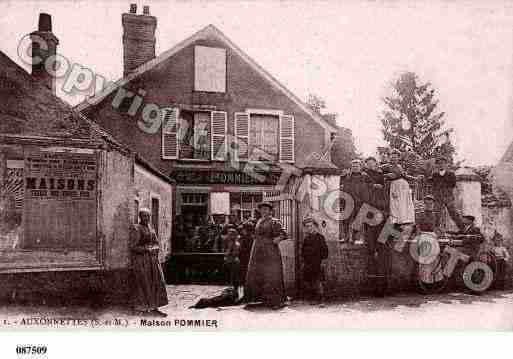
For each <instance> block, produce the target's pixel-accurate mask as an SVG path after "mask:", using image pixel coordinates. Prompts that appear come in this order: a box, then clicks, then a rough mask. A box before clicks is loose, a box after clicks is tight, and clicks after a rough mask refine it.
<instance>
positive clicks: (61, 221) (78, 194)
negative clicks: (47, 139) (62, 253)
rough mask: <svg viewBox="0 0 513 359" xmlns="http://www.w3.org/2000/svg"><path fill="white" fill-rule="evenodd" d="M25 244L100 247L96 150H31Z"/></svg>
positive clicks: (84, 248) (27, 163)
mask: <svg viewBox="0 0 513 359" xmlns="http://www.w3.org/2000/svg"><path fill="white" fill-rule="evenodd" d="M24 167H25V171H24V172H25V173H24V177H25V179H24V185H25V198H24V208H23V241H22V245H21V247H22V248H24V249H36V248H38V249H43V248H44V249H48V250H53V249H59V250H66V251H70V250H71V251H76V250H80V251H87V252H89V251H90V252H94V251H96V247H97V243H96V242H97V241H96V229H97V227H96V220H97V218H96V212H97V176H98V175H97V174H98V160H97V154H96V153H95V152H94V151H92V150H91V151H90V152H85V150H83V151H81V150H80V149H73V150H68V151H64V150H63V151H59V150H49V149H38V150H32V149H31V150H28V149H26V150H25V155H24Z"/></svg>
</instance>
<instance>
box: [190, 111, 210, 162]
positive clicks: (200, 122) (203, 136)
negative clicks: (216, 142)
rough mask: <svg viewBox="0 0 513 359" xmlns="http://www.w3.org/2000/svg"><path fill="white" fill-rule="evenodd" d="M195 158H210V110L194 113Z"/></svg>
mask: <svg viewBox="0 0 513 359" xmlns="http://www.w3.org/2000/svg"><path fill="white" fill-rule="evenodd" d="M194 158H195V159H202V160H208V159H210V112H196V113H194Z"/></svg>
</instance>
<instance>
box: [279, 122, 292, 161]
mask: <svg viewBox="0 0 513 359" xmlns="http://www.w3.org/2000/svg"><path fill="white" fill-rule="evenodd" d="M280 162H289V163H294V116H291V115H282V116H280Z"/></svg>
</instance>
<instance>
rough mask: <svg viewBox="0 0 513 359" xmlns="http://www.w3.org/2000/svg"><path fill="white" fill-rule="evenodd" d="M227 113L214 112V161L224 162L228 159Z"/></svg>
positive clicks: (212, 118) (212, 132)
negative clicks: (226, 142)
mask: <svg viewBox="0 0 513 359" xmlns="http://www.w3.org/2000/svg"><path fill="white" fill-rule="evenodd" d="M226 122H227V121H226V112H223V111H212V112H211V122H210V125H211V127H212V131H211V134H212V137H211V138H212V159H213V160H220V161H224V160H225V159H226V152H227V146H226V144H225V141H226V127H227V126H226Z"/></svg>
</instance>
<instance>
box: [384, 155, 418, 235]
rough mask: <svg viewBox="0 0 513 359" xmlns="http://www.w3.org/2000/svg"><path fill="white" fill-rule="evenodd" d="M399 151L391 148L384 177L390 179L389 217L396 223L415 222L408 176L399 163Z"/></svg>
mask: <svg viewBox="0 0 513 359" xmlns="http://www.w3.org/2000/svg"><path fill="white" fill-rule="evenodd" d="M400 156H401V152H399V151H398V150H393V151H392V155H391V158H390V159H391V162H392V163H391V165H390V166H389V168H388V171H387V172H388V173H386V174H385V175H384V177H385V178H386V179H388V180H390V218H391V222H392V223H394V224H397V225H403V224H412V223H415V208H414V207H413V198H412V192H411V188H410V184H409V183H408V181H406V178H410V176H408V175H407V174H406V172H405V171H404V170H403V168H402V167H401V165H400V164H399V159H400Z"/></svg>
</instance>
